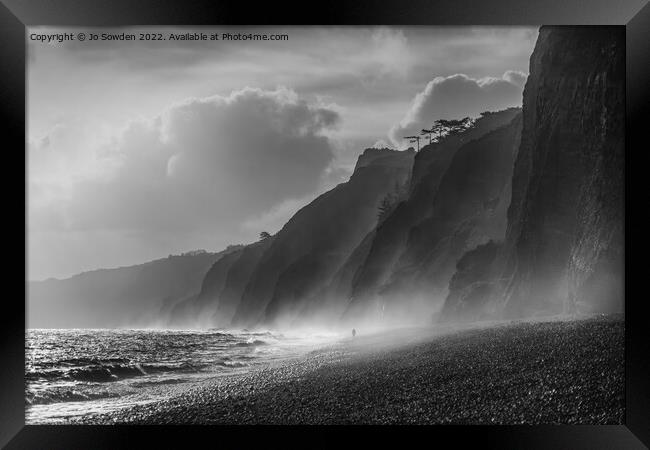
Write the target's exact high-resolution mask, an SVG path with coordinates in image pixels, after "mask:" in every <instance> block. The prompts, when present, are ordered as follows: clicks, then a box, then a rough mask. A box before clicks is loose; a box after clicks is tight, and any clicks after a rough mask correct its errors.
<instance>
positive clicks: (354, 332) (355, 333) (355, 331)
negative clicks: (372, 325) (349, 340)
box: [352, 328, 357, 337]
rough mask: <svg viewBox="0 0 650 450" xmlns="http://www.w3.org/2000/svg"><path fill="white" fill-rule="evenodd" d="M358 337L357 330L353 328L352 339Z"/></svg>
mask: <svg viewBox="0 0 650 450" xmlns="http://www.w3.org/2000/svg"><path fill="white" fill-rule="evenodd" d="M356 335H357V330H355V329H354V328H352V337H355V336H356Z"/></svg>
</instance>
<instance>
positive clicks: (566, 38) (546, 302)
mask: <svg viewBox="0 0 650 450" xmlns="http://www.w3.org/2000/svg"><path fill="white" fill-rule="evenodd" d="M624 42H625V33H624V30H622V29H621V28H619V27H611V28H602V27H598V28H592V27H542V28H541V30H540V33H539V38H538V41H537V44H536V46H535V50H534V52H533V54H532V56H531V60H530V75H529V77H528V80H527V83H526V86H525V89H524V97H523V128H522V137H521V144H520V147H519V150H518V154H517V159H516V162H515V167H514V173H513V179H512V201H511V204H510V207H509V209H508V226H507V233H506V238H505V241H504V243H503V244H502V245H501V246H500V249H499V251H498V253H497V255H496V256H495V257H494V261H493V262H492V264H493V265H494V266H493V267H492V271H493V273H492V274H491V275H490V276H488V277H487V279H486V277H485V274H483V275H481V276H478V277H477V278H476V280H474V281H475V283H477V286H480V285H482V283H483V284H484V283H486V282H489V283H492V284H493V285H498V289H497V291H498V293H494V292H492V295H489V296H485V297H484V298H483V299H482V300H481V302H482V305H478V304H477V301H476V300H474V301H473V307H472V308H473V311H474V312H473V314H485V313H488V314H490V315H499V316H505V317H523V316H529V315H531V314H559V313H563V312H565V313H572V312H576V311H577V312H596V311H598V312H614V311H622V309H623V270H624V268H623V257H624V254H623V250H624V247H623V245H624V235H623V226H624V206H623V205H624V191H623V188H624V185H623V176H624V172H623V167H624V114H625V107H624V105H625V104H624V95H625V84H624V81H625V72H624ZM468 257H469V258H470V259H471V257H472V255H468ZM463 270H464V269H463V268H459V272H462V271H463ZM467 284H468V282H465V283H464V285H465V286H464V288H463V289H464V290H465V291H464V292H463V293H462V295H461V293H460V292H451V293H450V296H449V298H448V304H447V305H446V307H445V308H446V311H447V313H448V314H447V315H448V316H456V317H458V316H459V315H460V316H463V314H462V313H461V311H462V310H463V309H466V308H465V307H463V306H462V305H461V304H462V303H463V302H462V300H461V301H459V298H461V299H462V298H474V297H475V296H472V295H470V293H469V292H467ZM457 287H458V286H457ZM452 291H453V290H452ZM458 305H461V306H460V307H459V306H458ZM479 310H482V312H479ZM452 311H453V313H452Z"/></svg>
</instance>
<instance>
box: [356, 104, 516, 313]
mask: <svg viewBox="0 0 650 450" xmlns="http://www.w3.org/2000/svg"><path fill="white" fill-rule="evenodd" d="M519 112H520V111H519V109H517V108H512V109H508V110H505V111H500V112H497V113H489V114H484V115H483V116H482V117H481V118H479V119H478V120H477V121H476V122H475V123H474V125H473V127H472V128H470V129H468V130H467V131H465V132H463V133H461V134H460V135H456V136H449V137H448V138H447V139H443V140H442V141H441V142H440V143H439V144H432V145H428V146H426V147H424V148H423V149H422V151H421V153H420V154H418V157H417V158H416V161H415V165H414V168H413V174H412V183H413V184H412V185H411V189H410V194H409V196H408V198H407V199H406V200H405V201H403V202H402V203H401V204H400V205H398V206H397V208H395V210H394V211H393V212H392V213H391V214H390V215H389V216H388V217H387V218H386V220H385V221H384V222H383V223H382V224H381V225H380V226H379V227H378V228H377V230H376V233H375V236H374V238H373V239H372V243H371V245H370V248H369V250H368V251H367V257H366V258H365V260H364V261H363V263H362V264H361V265H360V267H359V268H358V270H357V273H356V274H355V276H354V279H353V282H352V287H351V290H350V295H349V296H350V298H351V300H350V304H349V306H348V308H347V311H346V312H345V317H346V318H347V319H349V320H351V321H354V320H356V319H358V318H359V317H372V316H375V317H385V318H391V319H397V318H398V317H399V316H400V315H402V316H404V317H403V319H404V320H406V321H408V320H409V318H410V319H412V318H413V317H420V318H422V317H430V316H431V314H432V313H433V311H434V309H435V308H436V307H439V306H440V304H441V303H442V301H443V300H444V296H445V294H446V288H447V285H448V282H449V279H450V278H451V276H452V274H453V270H454V268H455V264H456V262H457V260H458V259H459V258H460V257H461V256H462V254H463V253H464V252H465V251H466V250H468V249H470V248H473V247H475V246H476V245H478V244H480V243H482V242H486V241H487V240H489V239H499V238H501V239H502V238H503V235H504V234H505V224H506V208H507V205H508V203H509V200H510V179H511V175H512V166H513V162H514V156H515V153H516V148H517V145H518V143H519V133H520V130H521V116H520V114H519Z"/></svg>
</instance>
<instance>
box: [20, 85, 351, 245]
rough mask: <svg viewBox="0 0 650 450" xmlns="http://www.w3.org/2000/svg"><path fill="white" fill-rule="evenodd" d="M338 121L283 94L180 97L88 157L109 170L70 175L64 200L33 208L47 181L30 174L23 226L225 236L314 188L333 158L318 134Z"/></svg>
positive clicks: (40, 144)
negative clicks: (182, 99) (27, 222)
mask: <svg viewBox="0 0 650 450" xmlns="http://www.w3.org/2000/svg"><path fill="white" fill-rule="evenodd" d="M339 121H340V118H339V115H338V113H337V112H335V111H333V110H331V109H328V108H327V107H324V106H321V105H318V104H313V103H310V102H308V101H307V100H305V99H303V98H301V97H300V96H299V95H298V94H296V93H295V92H294V91H292V90H290V89H286V88H277V89H275V90H262V89H256V88H244V89H241V90H238V91H234V92H232V93H231V94H230V95H229V96H225V97H223V96H212V97H207V98H195V99H190V100H187V101H185V102H182V103H179V104H176V105H173V106H171V107H169V108H167V109H166V110H165V111H164V112H162V113H161V114H160V115H158V116H157V117H155V118H153V119H151V120H138V121H133V122H131V123H130V125H129V126H128V127H127V128H126V129H125V130H124V131H123V132H122V133H121V135H120V136H119V137H118V138H115V139H113V141H112V143H111V144H110V145H109V144H107V146H105V147H103V148H102V149H101V150H97V151H95V152H94V154H96V155H101V158H102V159H101V161H103V164H104V166H105V167H108V168H109V169H107V170H108V173H105V174H104V176H102V177H96V176H92V177H85V178H77V179H76V181H75V183H74V185H73V188H72V189H71V190H70V192H71V193H70V195H69V196H68V197H63V198H59V199H57V201H49V202H45V200H43V199H42V198H41V201H38V199H39V193H42V192H43V191H44V190H45V189H44V186H46V183H52V180H46V179H44V178H39V177H38V176H37V172H36V171H34V172H33V174H34V176H33V177H31V179H30V192H31V193H32V194H33V195H32V197H33V198H34V199H35V200H37V201H36V202H35V203H34V208H32V209H31V210H30V228H31V229H33V230H39V231H52V229H56V228H57V227H61V226H62V225H61V224H65V228H66V229H67V231H70V230H86V231H98V230H102V231H126V232H130V233H142V234H145V235H147V234H148V235H151V234H155V233H158V232H160V233H183V232H188V233H190V232H194V231H200V230H203V231H205V230H212V231H213V232H214V233H217V234H218V233H219V232H225V234H227V232H228V231H229V230H230V231H232V229H233V228H237V227H240V226H241V223H242V222H243V221H245V220H246V219H248V218H249V217H251V216H254V215H255V214H259V212H260V211H265V210H272V208H274V207H275V206H277V205H280V204H282V203H283V202H286V201H287V200H289V199H293V198H301V197H303V196H304V195H305V194H306V193H309V192H313V191H315V190H316V189H317V188H318V187H319V185H320V183H321V178H322V177H324V176H325V174H326V170H327V169H328V167H329V166H330V164H331V162H332V159H333V157H334V152H333V150H332V146H331V143H330V141H329V139H328V138H327V137H326V136H324V133H326V132H327V131H328V130H330V129H332V128H335V127H336V126H337V125H338V123H339ZM59 134H60V130H58V129H57V130H55V134H54V135H53V136H58V135H59ZM66 141H67V140H63V141H62V142H66ZM56 142H57V140H56V139H53V138H51V137H45V138H43V139H41V140H38V141H36V142H34V143H33V145H35V146H36V147H35V148H33V150H34V151H35V152H37V153H38V152H43V151H45V149H46V150H47V151H48V152H50V154H52V155H54V154H57V152H58V154H60V155H62V156H65V155H66V149H64V148H57V147H56V146H55V145H54V144H56ZM31 151H32V149H30V152H31ZM88 152H89V153H93V152H91V151H90V149H88ZM66 157H67V156H66ZM50 164H51V163H50ZM91 165H92V166H93V167H95V166H97V160H95V161H94V163H93V164H91ZM93 173H94V172H93ZM30 174H32V173H31V172H30ZM32 197H30V200H31V198H32ZM57 215H58V216H60V217H59V218H58V219H56V217H57ZM55 224H56V226H55Z"/></svg>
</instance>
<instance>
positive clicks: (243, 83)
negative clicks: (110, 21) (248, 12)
mask: <svg viewBox="0 0 650 450" xmlns="http://www.w3.org/2000/svg"><path fill="white" fill-rule="evenodd" d="M58 31H61V30H54V29H50V28H33V29H30V32H31V33H35V34H37V35H42V36H46V35H48V34H49V33H55V32H58ZM66 31H70V30H69V29H67V30H66ZM73 31H74V30H73ZM104 31H106V32H109V33H112V32H113V30H104ZM240 31H241V30H239V29H236V28H233V27H230V28H223V29H213V28H209V29H208V28H202V29H197V30H194V29H191V30H190V29H183V28H160V29H158V28H155V29H154V28H151V29H147V33H154V34H156V33H160V34H161V35H163V36H167V35H169V33H172V34H178V33H181V34H182V33H187V32H201V33H202V32H206V33H208V32H240ZM244 31H245V32H246V33H253V34H258V35H262V34H265V35H274V36H288V38H287V39H284V40H281V41H273V40H268V41H266V40H265V41H245V42H244V41H237V42H224V41H219V42H210V41H185V40H183V41H178V40H175V39H174V40H169V39H167V40H163V41H155V42H151V41H138V40H136V41H129V42H115V41H112V40H111V41H102V40H99V41H94V42H84V43H82V42H78V41H71V42H56V41H53V42H51V43H50V44H45V43H43V42H31V43H30V45H29V55H30V60H29V66H28V67H29V69H28V83H29V91H28V92H29V98H28V105H29V118H28V120H29V156H28V157H29V177H28V189H29V191H28V223H29V229H28V252H29V255H28V261H29V267H28V279H29V280H30V281H29V284H28V302H27V309H28V327H29V330H28V332H27V343H26V348H27V366H26V377H27V380H28V382H27V388H26V404H27V418H28V422H29V423H124V422H128V423H592V424H594V423H598V424H604V423H607V424H615V423H622V420H623V413H624V404H623V363H622V361H623V359H622V357H623V330H624V317H623V315H622V313H623V305H624V297H623V275H624V268H623V267H624V266H623V245H624V235H623V224H624V218H623V213H624V211H623V199H624V197H623V166H624V147H623V142H624V140H623V133H624V128H625V127H624V119H623V117H624V115H623V114H624V108H623V105H624V102H623V98H624V97H623V96H624V81H623V80H624V69H623V67H624V64H623V61H624V59H623V58H624V56H623V55H624V52H623V39H624V34H622V32H621V31H620V30H618V29H616V28H608V27H591V28H579V27H578V28H572V27H542V28H540V29H538V28H537V27H535V28H521V27H508V28H494V27H492V28H484V27H483V28H481V27H458V28H454V27H400V28H397V27H371V28H363V27H340V28H334V27H313V28H298V27H286V28H278V27H273V28H245V30H244ZM115 32H116V33H122V32H124V33H135V34H136V35H137V34H138V33H139V32H142V30H140V29H138V30H135V29H120V30H115ZM389 380H392V381H390V382H389ZM322 386H326V387H327V388H328V389H325V390H323V389H322ZM378 391H381V392H385V396H384V397H382V398H376V397H374V396H372V395H371V394H370V393H371V392H378ZM323 392H327V393H328V394H327V395H325V394H323ZM359 411H361V412H359ZM367 411H374V412H373V413H372V414H370V413H367Z"/></svg>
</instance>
